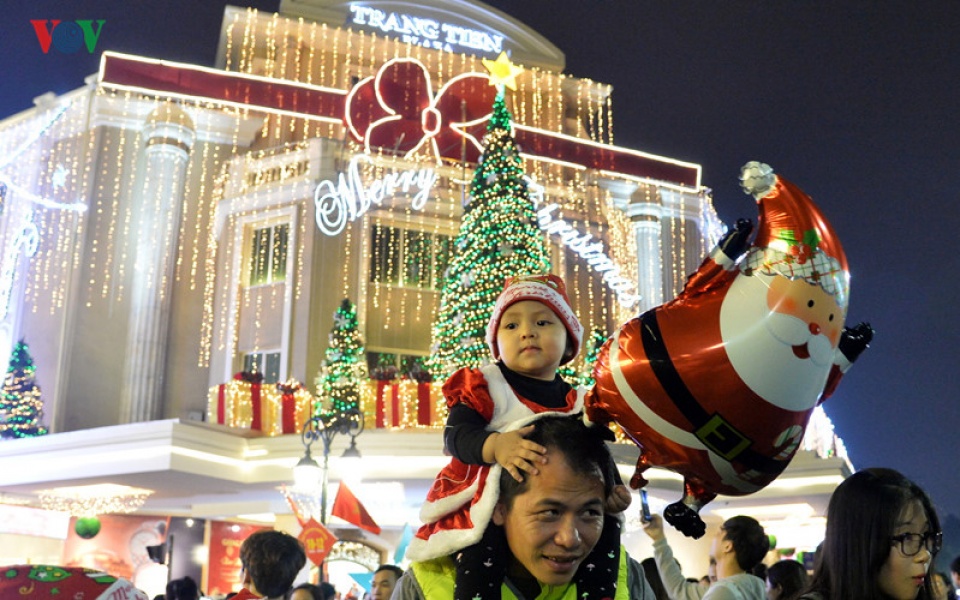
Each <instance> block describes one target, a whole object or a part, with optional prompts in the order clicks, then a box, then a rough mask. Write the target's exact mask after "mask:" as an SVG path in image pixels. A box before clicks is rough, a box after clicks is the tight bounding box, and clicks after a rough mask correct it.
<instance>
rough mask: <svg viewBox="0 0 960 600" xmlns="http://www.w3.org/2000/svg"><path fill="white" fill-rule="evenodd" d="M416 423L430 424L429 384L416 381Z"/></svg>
mask: <svg viewBox="0 0 960 600" xmlns="http://www.w3.org/2000/svg"><path fill="white" fill-rule="evenodd" d="M417 424H418V425H429V424H430V384H429V383H427V382H419V383H417Z"/></svg>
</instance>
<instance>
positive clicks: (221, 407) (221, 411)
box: [217, 383, 227, 425]
mask: <svg viewBox="0 0 960 600" xmlns="http://www.w3.org/2000/svg"><path fill="white" fill-rule="evenodd" d="M225 387H227V386H226V384H224V383H221V384H220V385H219V386H217V425H223V422H224V421H226V420H227V407H226V403H227V398H226V392H225V391H224V388H225Z"/></svg>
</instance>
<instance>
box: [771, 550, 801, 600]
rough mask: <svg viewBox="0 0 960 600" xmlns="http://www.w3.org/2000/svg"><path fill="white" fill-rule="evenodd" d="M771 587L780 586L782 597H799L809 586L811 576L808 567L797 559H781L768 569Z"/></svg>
mask: <svg viewBox="0 0 960 600" xmlns="http://www.w3.org/2000/svg"><path fill="white" fill-rule="evenodd" d="M767 581H769V582H770V588H771V589H773V588H776V587H777V586H780V598H788V599H792V598H797V597H798V596H800V593H801V592H803V590H804V589H805V588H806V587H807V584H808V583H809V582H810V578H809V577H808V576H807V569H806V568H805V567H804V566H803V565H802V564H800V563H799V562H797V561H795V560H789V559H788V560H781V561H778V562H775V563H773V564H772V565H770V567H769V568H768V569H767Z"/></svg>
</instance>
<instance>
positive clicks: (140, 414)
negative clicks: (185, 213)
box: [120, 103, 196, 423]
mask: <svg viewBox="0 0 960 600" xmlns="http://www.w3.org/2000/svg"><path fill="white" fill-rule="evenodd" d="M195 137H196V129H195V127H194V124H193V121H192V120H191V119H190V117H189V116H188V115H187V114H186V113H185V112H184V111H183V110H181V109H180V108H179V107H177V106H175V105H174V104H171V103H166V104H163V105H161V106H160V107H158V108H157V109H156V110H154V111H153V112H152V113H150V115H149V116H148V117H147V122H146V124H145V125H144V128H143V139H144V140H145V142H144V150H143V155H142V157H141V162H140V169H141V177H140V179H141V181H142V183H141V184H140V185H139V186H138V187H137V191H138V193H137V197H136V198H134V199H133V201H134V202H135V203H136V205H137V206H136V209H135V214H137V215H138V218H136V220H135V221H134V223H135V225H136V227H135V229H134V230H133V232H132V235H133V236H134V237H135V238H136V242H135V248H136V254H135V257H134V268H133V274H132V281H131V284H130V293H129V302H130V313H129V326H128V330H127V340H126V348H127V349H126V354H125V359H126V360H125V363H124V377H123V388H122V391H121V402H120V422H121V423H137V422H141V421H150V420H154V419H157V418H159V417H160V412H161V411H160V408H161V394H162V391H163V373H164V368H165V364H166V345H167V325H168V321H169V316H170V294H171V291H172V288H173V286H172V282H173V276H174V267H175V264H176V250H177V236H178V233H179V231H180V218H181V206H182V205H183V188H184V180H185V177H186V172H187V162H188V160H189V158H190V150H191V149H192V147H193V143H194V140H195Z"/></svg>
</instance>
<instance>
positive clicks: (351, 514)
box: [330, 481, 380, 534]
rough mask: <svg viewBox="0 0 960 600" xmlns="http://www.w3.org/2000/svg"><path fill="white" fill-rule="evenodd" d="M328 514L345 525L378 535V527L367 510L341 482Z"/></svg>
mask: <svg viewBox="0 0 960 600" xmlns="http://www.w3.org/2000/svg"><path fill="white" fill-rule="evenodd" d="M330 514H331V515H333V516H335V517H340V518H341V519H343V520H344V521H346V522H347V523H353V524H354V525H356V526H357V527H359V528H360V529H366V530H367V531H369V532H370V533H376V534H379V533H380V526H379V525H377V523H376V521H374V520H373V517H371V516H370V513H368V512H367V509H366V508H364V507H363V505H362V504H360V501H359V500H357V497H356V496H354V495H353V492H351V491H350V488H348V487H347V484H345V483H343V482H342V481H341V482H340V489H339V490H337V497H336V498H334V500H333V508H332V509H330Z"/></svg>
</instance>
